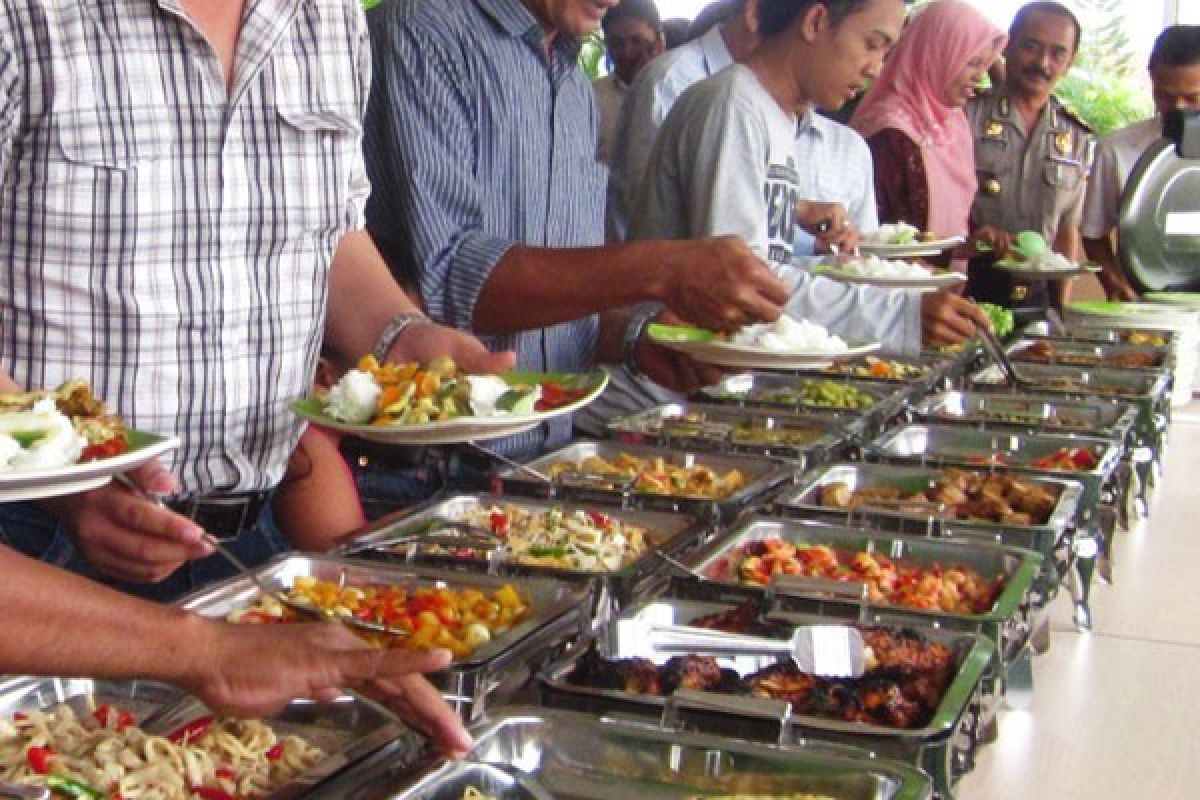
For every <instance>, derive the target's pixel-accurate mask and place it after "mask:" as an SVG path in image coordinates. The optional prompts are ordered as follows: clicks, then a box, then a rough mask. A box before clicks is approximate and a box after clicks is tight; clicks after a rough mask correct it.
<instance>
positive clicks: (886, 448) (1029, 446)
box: [865, 425, 1122, 520]
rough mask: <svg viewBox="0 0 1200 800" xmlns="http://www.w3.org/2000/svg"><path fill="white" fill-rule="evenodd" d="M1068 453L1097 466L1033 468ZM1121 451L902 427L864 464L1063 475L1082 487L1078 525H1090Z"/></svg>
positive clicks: (1039, 436) (1067, 440)
mask: <svg viewBox="0 0 1200 800" xmlns="http://www.w3.org/2000/svg"><path fill="white" fill-rule="evenodd" d="M1072 447H1083V448H1087V449H1088V450H1089V451H1090V452H1091V453H1092V455H1094V456H1095V457H1096V464H1095V466H1093V467H1092V468H1091V469H1087V470H1077V471H1071V470H1054V469H1046V468H1040V467H1037V466H1034V465H1033V462H1034V461H1036V460H1037V459H1039V458H1044V457H1046V456H1049V455H1052V454H1053V453H1055V452H1057V451H1059V450H1061V449H1063V448H1072ZM1121 452H1122V449H1121V446H1120V444H1119V443H1118V442H1114V441H1112V440H1111V439H1104V438H1098V437H1084V436H1056V435H1053V434H1050V433H1036V434H1022V433H1008V432H1002V431H988V430H979V429H977V428H965V427H961V426H955V425H905V426H904V427H902V428H897V429H894V430H891V431H888V432H886V433H884V434H883V435H882V436H880V437H879V438H878V439H876V440H875V441H874V442H872V443H871V444H870V445H868V446H867V448H866V449H865V453H866V456H867V458H868V460H883V461H888V462H891V463H899V464H921V465H931V466H938V467H948V466H954V467H974V468H979V467H984V468H988V467H991V466H994V467H998V468H1002V469H1005V470H1007V471H1012V472H1020V473H1026V474H1032V475H1045V474H1051V475H1062V476H1065V477H1069V478H1071V479H1073V480H1077V481H1079V482H1080V483H1082V484H1083V487H1084V492H1083V496H1082V497H1081V498H1080V500H1079V505H1078V513H1079V518H1080V520H1088V519H1090V518H1091V517H1092V516H1093V514H1094V513H1095V511H1096V507H1097V506H1098V505H1099V504H1100V502H1101V492H1102V489H1103V488H1104V486H1105V484H1106V483H1107V482H1108V481H1110V480H1111V479H1112V478H1113V476H1114V475H1115V473H1116V471H1117V467H1118V465H1119V464H1120V462H1121ZM993 454H1001V455H1002V456H1003V457H1004V461H1003V462H1002V463H999V464H995V465H992V464H988V463H983V464H981V463H980V462H979V461H978V458H977V457H978V456H980V455H983V456H990V455H993Z"/></svg>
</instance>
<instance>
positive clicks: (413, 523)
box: [336, 494, 711, 618]
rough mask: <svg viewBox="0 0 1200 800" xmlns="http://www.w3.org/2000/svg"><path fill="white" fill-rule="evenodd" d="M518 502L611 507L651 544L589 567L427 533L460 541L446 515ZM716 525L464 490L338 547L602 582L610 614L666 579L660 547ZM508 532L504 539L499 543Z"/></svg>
mask: <svg viewBox="0 0 1200 800" xmlns="http://www.w3.org/2000/svg"><path fill="white" fill-rule="evenodd" d="M513 505H515V506H517V507H519V508H521V509H524V510H526V511H529V512H534V513H539V512H546V511H549V510H550V509H552V508H559V509H561V510H562V511H563V513H564V515H570V514H571V513H573V512H574V511H576V510H582V511H584V512H585V513H589V514H592V513H594V514H604V515H606V516H608V517H612V518H614V519H617V520H619V521H621V522H623V523H625V524H630V525H637V526H639V527H641V528H643V529H645V530H646V533H647V540H648V541H647V545H648V549H647V550H646V552H645V553H643V554H642V556H641V557H639V558H638V559H637V560H635V561H633V562H631V563H629V564H627V565H625V566H624V567H622V568H620V569H617V570H613V571H608V572H602V571H588V570H576V569H566V568H562V567H551V566H541V565H537V564H523V563H520V562H519V561H516V560H514V559H513V558H511V557H510V556H506V555H505V553H504V551H503V549H500V550H488V551H482V550H475V549H472V548H471V547H470V545H469V544H468V543H467V542H464V543H463V545H462V547H463V552H461V553H453V552H447V546H446V545H440V546H439V547H437V548H431V547H430V546H429V545H428V543H427V539H428V536H423V535H422V534H444V535H446V536H447V537H448V541H449V542H451V543H452V542H453V540H454V539H453V537H454V534H455V533H456V530H455V529H454V528H452V527H449V526H447V525H446V524H445V523H446V522H447V521H450V522H464V521H466V520H467V519H469V518H470V517H471V516H473V515H474V516H478V515H479V513H480V512H481V511H486V510H487V509H490V508H492V507H497V506H498V507H501V508H503V507H505V506H513ZM710 529H711V522H705V521H702V520H700V519H698V518H696V517H692V516H689V515H687V514H666V513H662V512H655V511H639V510H636V509H616V508H613V507H611V506H589V505H580V504H577V503H553V502H548V501H543V500H535V499H531V498H524V497H517V496H513V495H503V496H501V495H491V494H463V495H452V496H450V497H445V498H441V499H438V500H435V501H433V502H432V503H430V504H428V505H426V506H424V507H423V508H421V509H418V510H416V511H414V512H411V513H408V514H405V515H403V516H400V517H387V518H385V519H383V520H381V521H380V522H379V523H377V524H375V525H373V526H371V527H369V528H367V529H366V530H365V531H363V532H362V533H360V534H357V535H355V536H354V537H353V538H351V539H349V540H347V541H345V542H344V543H343V544H342V545H340V546H339V547H338V549H337V551H336V553H337V554H338V555H343V556H350V555H357V556H360V557H366V558H381V559H383V560H386V561H396V562H406V563H418V564H427V565H436V566H443V567H451V568H460V569H469V570H473V571H479V572H489V573H492V574H497V575H507V576H534V577H539V576H540V577H549V578H556V579H561V580H572V581H579V582H584V583H594V584H595V585H596V591H595V593H594V597H595V602H596V606H595V608H594V609H593V612H594V615H595V616H596V617H597V618H604V617H606V616H607V615H608V614H610V613H611V612H612V611H613V610H614V609H616V608H620V607H622V606H625V605H628V604H629V603H630V602H632V601H633V599H634V598H635V597H638V596H642V595H645V594H647V593H649V592H650V591H651V588H652V587H653V586H654V584H655V583H657V582H661V581H662V573H663V568H664V566H665V565H664V563H663V560H662V559H660V558H658V557H657V556H656V555H655V553H654V551H655V550H657V551H660V552H665V553H667V554H668V555H672V556H678V555H680V554H681V553H682V552H684V551H685V550H687V549H688V548H690V547H693V546H695V545H697V544H698V543H699V542H700V540H701V539H702V538H703V537H704V536H706V535H707V534H708V533H709V532H710ZM501 541H502V540H499V539H498V540H497V542H496V543H497V544H499V543H501Z"/></svg>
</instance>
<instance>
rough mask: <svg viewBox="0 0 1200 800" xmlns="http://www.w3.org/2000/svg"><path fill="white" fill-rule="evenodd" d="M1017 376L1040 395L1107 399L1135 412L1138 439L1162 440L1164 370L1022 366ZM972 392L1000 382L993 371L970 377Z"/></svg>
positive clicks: (1166, 398)
mask: <svg viewBox="0 0 1200 800" xmlns="http://www.w3.org/2000/svg"><path fill="white" fill-rule="evenodd" d="M1019 369H1020V373H1021V375H1022V377H1024V378H1027V379H1028V380H1031V381H1033V382H1035V383H1037V384H1038V390H1039V391H1040V392H1041V393H1043V394H1051V395H1058V396H1061V397H1070V398H1080V399H1088V398H1092V399H1095V398H1109V399H1111V400H1115V401H1118V402H1126V403H1131V404H1133V405H1134V406H1135V407H1137V409H1138V423H1137V424H1138V433H1139V435H1141V436H1143V437H1145V438H1147V439H1150V440H1154V441H1158V440H1160V439H1161V437H1162V432H1163V431H1164V430H1165V428H1166V423H1167V422H1168V421H1169V420H1170V409H1171V406H1170V384H1171V375H1170V373H1169V372H1168V371H1167V370H1127V369H1112V368H1108V367H1072V366H1069V365H1065V364H1021V366H1020V368H1019ZM969 382H970V384H971V385H972V386H973V387H975V388H980V389H988V388H995V387H996V386H997V385H998V384H1000V383H1002V382H1003V378H1002V376H1001V374H1000V371H999V370H998V369H997V368H996V367H988V368H986V369H983V370H980V371H979V372H976V373H974V374H972V375H971V377H970V378H969Z"/></svg>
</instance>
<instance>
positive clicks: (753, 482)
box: [496, 441, 796, 519]
mask: <svg viewBox="0 0 1200 800" xmlns="http://www.w3.org/2000/svg"><path fill="white" fill-rule="evenodd" d="M622 453H628V454H629V455H632V456H635V457H637V458H641V459H652V458H659V457H661V458H663V459H664V460H665V461H666V462H667V463H668V464H671V465H674V466H680V467H686V466H694V465H701V466H706V467H708V468H710V469H712V470H714V471H716V472H717V473H719V474H726V473H728V472H730V471H731V470H735V469H736V470H738V471H740V472H741V473H742V475H743V477H744V478H745V485H743V486H742V488H741V489H738V490H736V491H735V492H733V493H732V494H731V495H730V496H728V497H725V498H722V499H715V500H714V499H706V498H702V497H696V496H685V495H665V494H654V493H651V492H646V491H640V490H637V489H635V488H634V487H633V479H632V478H628V479H615V480H613V481H591V480H582V481H573V480H569V479H567V480H564V479H558V480H555V481H554V485H552V486H551V485H547V484H545V483H543V482H542V481H539V480H537V479H536V478H533V477H531V476H529V475H527V474H526V473H524V472H522V471H521V470H518V469H515V468H511V467H510V468H508V469H505V470H502V471H501V472H500V473H499V474H498V475H497V476H496V481H497V482H498V483H499V484H500V486H501V487H502V488H503V491H504V492H506V493H507V492H512V493H515V494H521V495H527V496H534V497H551V498H554V499H559V500H570V501H573V502H585V503H586V502H592V503H600V504H603V505H618V506H622V507H625V508H639V509H645V510H651V511H667V512H688V513H693V514H697V515H701V516H703V517H704V518H712V517H717V516H719V517H721V518H725V519H729V518H732V517H733V516H735V515H736V514H737V513H739V512H741V511H742V510H744V509H745V508H746V507H747V506H748V505H749V504H750V503H751V502H753V501H754V500H755V499H757V498H759V497H761V496H762V495H764V494H765V493H767V492H769V491H771V490H773V489H775V488H778V487H779V486H780V485H781V484H783V483H787V482H790V481H792V480H794V479H795V473H796V467H795V466H794V465H793V464H792V463H790V462H788V461H784V460H780V459H769V458H763V457H760V456H745V455H725V454H721V453H708V452H693V451H690V450H687V451H685V450H672V449H668V448H662V447H645V446H642V445H632V444H624V443H622V442H611V441H609V442H594V441H578V442H575V443H573V444H569V445H567V446H566V447H564V448H562V449H561V450H557V451H555V452H553V453H550V454H548V455H545V456H542V457H541V458H538V459H537V460H536V461H532V462H530V463H529V466H531V467H533V468H534V469H537V470H541V471H542V472H547V471H548V470H550V468H551V467H552V466H553V465H554V464H556V463H559V462H573V463H576V464H578V463H580V462H582V461H583V460H584V459H587V458H595V457H599V458H603V459H605V460H606V461H610V462H611V461H612V460H613V459H614V458H616V457H617V456H619V455H620V454H622Z"/></svg>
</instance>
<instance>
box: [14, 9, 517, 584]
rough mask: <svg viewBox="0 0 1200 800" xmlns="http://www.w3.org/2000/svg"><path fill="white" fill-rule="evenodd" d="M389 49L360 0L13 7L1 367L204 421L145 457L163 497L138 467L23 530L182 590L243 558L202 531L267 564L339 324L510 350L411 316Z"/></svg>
mask: <svg viewBox="0 0 1200 800" xmlns="http://www.w3.org/2000/svg"><path fill="white" fill-rule="evenodd" d="M369 69H370V59H369V48H368V39H367V33H366V28H365V23H364V19H363V15H362V11H361V9H360V8H359V7H358V4H357V2H356V0H249V1H248V2H247V1H245V0H243V2H229V3H220V4H215V5H214V4H209V3H201V2H199V0H141V1H140V2H129V3H123V4H120V5H119V6H116V5H111V4H94V3H60V2H53V3H52V2H44V1H33V2H23V3H4V4H2V5H0V320H2V327H0V364H2V367H3V371H5V372H7V373H8V374H9V375H11V376H12V378H13V379H14V380H15V382H16V384H17V385H20V386H25V387H31V388H40V387H46V386H55V385H57V384H59V383H61V382H62V381H64V380H66V379H68V378H83V379H85V380H87V381H88V382H90V383H91V385H92V386H93V388H94V389H95V392H96V394H97V395H98V396H99V397H102V398H104V399H105V400H106V401H108V403H109V404H110V406H111V407H113V408H115V410H116V411H117V412H118V413H119V414H120V415H121V416H123V417H124V418H125V419H127V420H128V421H129V423H130V424H131V426H132V427H134V428H138V429H142V430H146V431H153V432H157V433H163V434H178V435H179V436H180V438H181V440H182V445H181V447H180V448H179V450H178V451H177V452H176V453H175V454H174V455H173V457H172V459H171V461H170V462H169V463H167V464H165V465H158V464H154V465H151V466H149V467H146V468H144V469H142V470H140V471H139V472H137V473H135V475H134V477H135V478H136V480H137V481H138V482H139V483H140V485H141V486H142V488H143V489H145V490H148V491H150V492H154V493H159V494H164V495H168V498H167V499H168V502H167V507H166V508H162V507H159V506H158V505H156V504H155V503H152V502H149V501H147V500H146V499H143V497H141V496H139V495H138V494H137V493H133V492H130V491H126V490H124V489H122V488H118V487H116V486H110V487H106V488H102V489H97V490H95V491H91V492H87V493H84V494H82V495H76V496H72V497H69V498H66V499H60V500H54V501H43V502H41V503H40V504H39V506H38V507H33V506H30V505H28V504H16V505H7V506H4V507H2V508H0V544H6V545H9V546H12V547H14V548H16V549H18V550H21V551H22V552H25V553H27V554H29V555H32V556H34V557H39V558H41V559H42V560H45V561H48V562H51V563H56V564H58V565H69V566H70V567H72V568H73V569H76V570H77V571H79V572H82V573H84V574H87V575H89V576H93V577H96V576H99V575H103V576H106V577H107V578H112V579H115V580H116V581H117V582H118V583H119V585H121V587H122V588H125V589H128V590H134V589H139V590H144V593H147V594H150V595H152V596H154V597H156V598H158V599H170V598H173V597H175V596H178V595H179V594H182V593H184V592H186V591H190V590H192V589H194V588H198V587H199V586H200V585H202V584H203V583H205V582H207V581H210V580H213V579H216V578H218V577H221V576H223V575H225V574H229V567H228V566H227V565H226V564H225V562H224V561H223V560H222V559H221V558H220V557H219V556H213V555H211V553H212V551H211V549H210V547H209V545H208V544H207V543H205V542H204V541H203V540H202V537H201V534H202V533H203V530H202V529H207V530H208V531H209V532H210V533H214V534H218V535H226V536H228V537H229V538H230V542H229V546H230V547H231V548H232V549H234V550H236V551H238V552H239V553H240V554H241V555H242V557H243V558H244V559H246V560H247V561H249V562H250V563H257V562H259V561H261V560H263V559H265V558H266V557H267V556H269V555H270V554H271V553H272V552H273V551H275V550H277V549H279V548H281V547H282V541H281V540H280V538H279V532H278V531H277V530H275V529H274V525H273V523H272V521H271V519H270V513H269V510H268V509H266V502H265V501H266V500H267V498H268V497H269V493H270V491H271V489H272V488H273V487H274V486H275V485H276V484H277V483H278V481H279V480H280V477H281V476H282V475H283V472H284V468H285V466H286V463H287V458H288V454H289V453H290V452H291V451H292V449H293V448H294V446H295V444H296V441H297V439H298V438H299V436H300V434H301V431H302V430H303V427H302V425H301V424H300V423H299V422H298V421H297V419H296V418H295V417H294V415H293V414H292V413H291V412H290V411H289V409H288V403H289V401H291V400H294V399H296V398H298V397H301V396H303V395H304V394H306V393H307V392H308V390H309V388H310V386H311V383H312V379H313V374H314V367H315V364H316V359H317V354H318V351H319V349H320V347H321V345H322V341H324V342H325V343H326V344H328V345H329V346H331V347H333V348H334V349H335V350H337V351H338V352H339V353H341V354H343V355H345V356H346V357H348V358H351V359H354V358H357V357H358V356H360V355H361V354H363V353H365V352H371V351H372V350H373V348H374V349H379V350H381V352H382V351H388V352H389V354H390V355H391V356H392V357H393V358H402V359H406V360H428V359H430V358H432V357H433V356H435V355H439V354H445V353H449V354H451V355H454V356H456V357H458V358H459V360H460V361H467V362H468V365H469V366H473V367H475V368H484V369H487V368H496V367H502V366H504V365H505V364H506V363H511V361H510V360H508V359H509V358H511V357H508V358H506V357H505V356H503V355H501V356H490V355H488V354H487V353H486V352H485V351H484V349H483V347H482V345H481V344H480V343H479V342H478V341H476V340H474V339H472V338H470V337H466V336H464V335H463V334H461V333H460V332H457V331H453V330H450V329H447V328H443V327H440V326H434V325H431V324H428V323H427V321H426V322H425V323H422V322H421V321H420V320H419V319H417V320H414V319H413V318H409V317H405V316H401V317H399V318H398V319H397V315H398V314H399V315H403V314H411V313H413V312H414V311H415V308H414V306H413V304H412V303H411V302H410V301H409V300H408V298H407V296H406V295H405V294H404V292H403V290H402V289H401V288H400V287H399V286H398V285H397V284H396V282H395V281H394V279H392V278H391V276H390V275H389V274H388V271H387V268H386V266H385V264H384V263H383V261H382V260H381V258H380V256H379V253H378V251H377V250H376V249H375V247H374V245H373V244H372V242H371V240H370V238H369V236H367V234H366V233H365V232H364V231H362V230H360V228H361V225H362V208H363V204H364V202H365V199H366V195H367V190H368V185H367V181H366V175H365V171H364V169H363V164H362V153H361V146H360V144H361V131H362V125H361V115H362V111H363V108H364V105H365V103H366V97H367V91H368V86H369V77H370V76H369ZM391 320H396V324H389V321H391ZM413 321H416V322H417V323H418V324H406V323H410V322H413ZM385 333H386V334H387V336H385V337H384V339H383V340H382V341H381V340H380V337H381V335H382V334H385ZM168 576H170V577H169V579H167V580H165V581H164V580H163V579H164V578H168ZM145 582H152V583H156V584H157V585H155V586H153V587H135V586H133V585H132V584H135V583H145Z"/></svg>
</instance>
